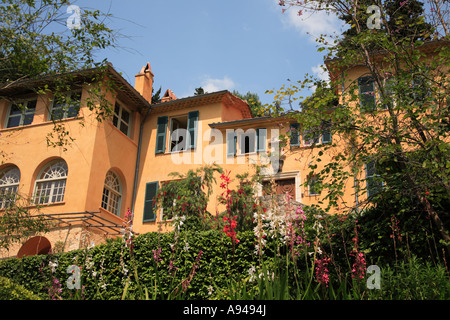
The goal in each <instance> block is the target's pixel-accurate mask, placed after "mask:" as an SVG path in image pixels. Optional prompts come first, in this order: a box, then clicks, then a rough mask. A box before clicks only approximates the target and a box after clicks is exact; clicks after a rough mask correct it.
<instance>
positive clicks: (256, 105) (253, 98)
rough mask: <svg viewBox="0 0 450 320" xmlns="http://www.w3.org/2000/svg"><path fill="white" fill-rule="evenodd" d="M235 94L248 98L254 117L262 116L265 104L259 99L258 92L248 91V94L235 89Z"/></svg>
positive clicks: (244, 98) (243, 98)
mask: <svg viewBox="0 0 450 320" xmlns="http://www.w3.org/2000/svg"><path fill="white" fill-rule="evenodd" d="M232 93H233V94H234V95H235V96H237V97H239V98H241V99H242V100H246V101H247V103H248V105H249V106H250V109H251V110H252V114H253V116H254V117H260V116H261V115H262V112H263V109H264V108H263V106H262V103H261V101H260V100H259V96H258V94H256V93H252V92H250V91H247V93H246V94H241V93H239V92H238V91H236V90H233V92H232Z"/></svg>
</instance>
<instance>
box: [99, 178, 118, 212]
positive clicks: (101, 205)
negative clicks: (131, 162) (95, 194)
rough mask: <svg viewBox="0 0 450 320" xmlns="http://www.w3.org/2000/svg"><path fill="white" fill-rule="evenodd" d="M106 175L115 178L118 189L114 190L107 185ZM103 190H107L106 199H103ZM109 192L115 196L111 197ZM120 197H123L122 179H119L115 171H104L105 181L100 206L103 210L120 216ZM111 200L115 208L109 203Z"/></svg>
mask: <svg viewBox="0 0 450 320" xmlns="http://www.w3.org/2000/svg"><path fill="white" fill-rule="evenodd" d="M108 175H112V176H113V178H114V179H115V180H117V185H118V189H119V190H118V191H117V190H114V189H113V188H112V187H111V186H109V185H107V179H108ZM105 190H106V191H108V194H107V195H106V197H107V201H104V198H105ZM111 194H112V195H113V196H115V197H116V198H113V197H112V196H111ZM122 198H123V188H122V181H121V179H120V176H119V175H118V174H117V173H115V172H114V171H112V170H109V171H108V172H107V173H106V176H105V182H104V184H103V191H102V201H101V204H100V207H101V208H103V209H104V210H106V211H108V212H111V213H112V214H114V215H116V216H118V217H120V212H121V209H122ZM112 201H113V202H116V207H115V208H114V207H113V206H112V205H111V202H112ZM103 204H105V205H106V208H105V207H104V206H103ZM110 209H113V210H110Z"/></svg>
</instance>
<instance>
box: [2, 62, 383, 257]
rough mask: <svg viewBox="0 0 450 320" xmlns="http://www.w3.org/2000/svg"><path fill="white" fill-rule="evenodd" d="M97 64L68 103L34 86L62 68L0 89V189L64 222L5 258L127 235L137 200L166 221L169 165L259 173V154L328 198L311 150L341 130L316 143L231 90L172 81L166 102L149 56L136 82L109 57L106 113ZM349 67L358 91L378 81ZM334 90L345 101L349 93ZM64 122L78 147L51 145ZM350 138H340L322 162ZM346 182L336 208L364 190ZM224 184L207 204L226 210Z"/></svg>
mask: <svg viewBox="0 0 450 320" xmlns="http://www.w3.org/2000/svg"><path fill="white" fill-rule="evenodd" d="M327 66H328V68H329V70H331V75H332V76H333V77H338V76H339V74H340V73H339V72H340V71H339V70H335V69H333V64H332V62H328V63H327ZM96 72H97V71H96V70H95V69H92V70H85V71H80V72H78V73H75V74H74V81H73V88H72V90H70V91H69V92H67V96H68V97H72V100H71V101H72V102H71V103H69V104H68V105H65V106H64V108H63V107H62V106H61V105H57V104H55V103H54V99H53V97H52V93H51V91H50V92H49V93H45V94H39V95H38V94H36V93H35V92H34V91H33V90H32V89H33V88H34V87H37V86H39V85H42V84H43V83H51V82H52V81H53V79H42V80H40V81H24V82H21V83H17V84H15V85H12V86H10V87H8V88H5V87H3V88H1V89H0V97H4V98H3V100H0V144H1V146H2V150H1V157H2V158H1V162H0V194H1V195H7V194H9V195H11V194H12V195H15V194H18V195H21V196H23V197H24V198H27V199H29V201H30V202H29V204H28V205H27V207H28V208H29V209H30V210H31V211H33V210H34V211H36V212H39V213H40V214H44V215H45V216H46V217H48V218H49V219H51V220H52V222H53V223H54V224H53V227H52V230H51V231H50V232H48V233H46V234H42V235H30V238H29V239H28V241H27V242H25V243H22V244H19V245H17V246H15V247H13V248H11V250H10V251H9V252H0V258H5V257H14V256H18V257H21V256H23V255H29V254H37V253H45V252H48V250H49V249H50V248H53V249H54V248H56V247H57V245H58V246H60V247H61V249H62V250H65V251H68V250H72V249H78V248H81V247H83V246H86V245H87V244H89V243H90V242H91V241H94V243H99V242H102V241H103V240H104V239H105V238H107V237H114V236H117V235H119V234H120V230H121V228H122V225H123V224H124V218H125V214H126V212H127V211H128V210H130V212H131V213H132V216H133V221H132V226H133V231H134V232H136V233H139V234H142V233H146V232H151V231H157V230H158V229H159V228H160V227H162V228H163V230H168V229H167V228H168V227H167V226H161V224H160V223H161V221H162V214H163V213H162V212H157V211H156V210H155V208H154V207H153V204H152V203H153V197H154V196H155V194H156V192H157V189H158V187H159V186H160V185H161V183H164V182H166V181H170V180H171V179H173V178H171V176H170V175H169V174H170V173H171V172H179V173H181V174H185V173H187V171H188V170H190V169H196V168H198V167H199V166H202V165H205V164H211V163H216V164H218V165H220V166H221V167H222V168H223V169H225V170H229V171H230V172H231V176H232V177H235V176H236V174H242V173H245V172H249V173H252V172H254V170H255V168H254V164H268V166H267V167H266V168H264V169H263V172H262V173H263V175H264V179H265V180H269V179H271V178H274V179H275V182H276V186H277V192H278V193H280V194H284V193H286V192H289V193H290V194H291V195H292V198H293V199H294V200H296V201H297V202H300V203H303V204H305V205H312V204H319V203H320V201H322V200H323V199H322V197H321V195H320V194H318V193H317V192H316V191H315V190H314V185H313V181H314V179H312V184H310V185H307V186H304V185H303V183H304V182H305V181H306V180H307V177H308V176H309V175H310V173H311V170H310V169H309V164H310V162H311V158H312V157H313V156H315V155H317V153H318V152H320V150H321V145H326V144H329V143H331V142H332V141H333V139H339V137H333V136H332V135H331V133H330V131H328V130H326V129H325V130H324V131H323V132H322V133H321V135H319V136H317V137H314V139H315V143H314V144H315V146H314V147H312V141H311V137H308V136H307V135H305V134H302V133H301V127H300V124H298V123H295V122H294V120H293V119H291V118H288V117H277V118H273V117H259V118H254V117H252V113H251V110H250V107H249V105H248V104H247V102H246V101H243V100H241V99H239V98H238V97H236V96H234V95H233V94H231V93H230V92H228V91H226V90H225V91H219V92H214V93H206V94H202V95H197V96H192V97H187V98H181V99H178V98H177V97H176V96H175V95H174V94H173V92H171V91H170V90H167V91H166V93H165V94H164V96H163V98H162V100H161V102H160V103H157V104H153V105H152V104H151V94H152V87H153V77H154V75H153V73H152V72H151V68H150V64H148V63H147V64H146V65H145V66H144V67H143V68H142V69H141V71H140V72H139V73H138V74H137V75H136V79H135V85H134V87H133V86H131V85H130V84H128V83H127V82H126V81H125V80H124V79H123V78H122V77H121V76H120V75H119V74H118V73H117V72H116V71H115V70H114V69H113V68H112V66H108V67H107V72H106V77H107V78H108V79H109V80H112V81H113V83H115V84H116V86H115V88H116V89H115V90H114V92H110V91H106V90H105V97H106V99H107V101H109V103H110V104H111V106H112V109H113V111H114V112H113V113H112V114H111V115H110V117H109V118H107V119H106V120H104V121H101V122H99V121H98V120H97V116H98V114H96V112H95V110H96V109H95V108H92V101H95V99H92V98H93V97H92V94H91V87H92V83H90V80H89V79H90V76H91V75H92V74H94V73H96ZM346 72H347V73H349V81H359V90H360V92H363V91H371V92H375V91H376V89H375V86H374V84H373V83H370V81H368V80H367V79H366V78H365V74H366V73H367V70H366V69H365V68H363V67H361V66H355V67H354V68H352V69H351V70H347V71H346ZM347 85H349V84H343V87H346V86H347ZM336 90H337V93H338V95H339V96H340V97H341V103H342V102H343V101H342V99H343V98H342V96H343V92H342V90H340V88H336ZM374 96H375V95H374ZM8 97H10V98H12V97H14V101H18V100H17V99H19V100H20V101H21V103H22V104H23V105H26V107H27V108H26V109H25V110H21V109H19V108H18V107H17V105H16V104H15V103H16V102H15V103H12V102H11V101H12V99H9V98H8ZM94 105H95V103H94ZM58 124H64V125H65V126H66V127H67V128H69V129H70V135H71V137H72V138H73V139H74V140H73V142H72V143H71V144H70V145H69V146H64V145H61V146H58V147H50V146H49V145H48V142H47V137H48V135H49V134H50V133H51V132H53V129H54V126H55V125H58ZM288 133H290V138H289V140H288V141H287V142H286V144H285V145H284V146H283V148H282V149H281V151H279V153H278V154H277V155H276V159H281V161H273V160H274V159H275V158H270V161H269V162H268V158H267V154H268V153H271V154H273V152H274V151H276V150H278V147H279V146H280V140H279V137H280V135H286V134H288ZM336 141H337V140H335V142H336ZM338 142H339V141H338ZM338 146H339V143H338ZM344 147H345V146H341V147H336V148H335V149H331V151H329V152H328V153H327V154H326V155H324V156H323V157H322V163H327V159H330V157H333V156H334V155H335V154H337V153H338V152H340V151H342V148H344ZM327 157H328V158H327ZM318 169H319V170H320V169H321V168H320V167H319V168H318ZM366 169H367V168H366ZM365 173H366V175H367V176H366V178H370V175H373V174H374V172H373V170H371V168H368V170H366V171H365ZM348 183H349V185H348V186H347V188H346V191H345V193H344V194H343V195H342V198H341V201H340V203H339V207H338V208H337V211H339V210H340V209H343V208H345V207H347V206H348V207H350V206H354V205H355V204H356V203H357V202H358V201H359V202H360V201H362V200H364V199H358V198H357V195H355V192H354V190H355V189H354V187H355V186H354V185H352V182H351V181H349V182H348ZM259 192H262V191H261V190H260V191H259ZM220 194H221V190H220V189H219V186H218V185H217V186H216V188H215V189H214V190H213V194H212V196H211V197H210V200H209V203H208V208H207V210H208V211H209V212H211V213H215V212H220V211H221V210H223V208H221V207H220V204H219V202H218V197H219V195H220ZM9 201H10V200H9ZM7 205H8V201H7V200H5V199H4V200H0V214H1V212H2V210H5V207H6V206H7ZM322 205H323V206H325V205H326V203H323V204H322Z"/></svg>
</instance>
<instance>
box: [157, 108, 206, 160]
mask: <svg viewBox="0 0 450 320" xmlns="http://www.w3.org/2000/svg"><path fill="white" fill-rule="evenodd" d="M198 117H199V112H198V111H192V112H189V113H188V114H187V115H181V116H176V117H172V118H171V119H170V125H169V141H170V146H169V150H170V152H177V151H185V150H190V149H195V148H196V145H197V131H198V119H199V118H198ZM168 124H169V118H168V117H167V116H162V117H158V120H157V128H156V146H155V153H156V154H158V153H164V152H165V150H166V135H167V125H168Z"/></svg>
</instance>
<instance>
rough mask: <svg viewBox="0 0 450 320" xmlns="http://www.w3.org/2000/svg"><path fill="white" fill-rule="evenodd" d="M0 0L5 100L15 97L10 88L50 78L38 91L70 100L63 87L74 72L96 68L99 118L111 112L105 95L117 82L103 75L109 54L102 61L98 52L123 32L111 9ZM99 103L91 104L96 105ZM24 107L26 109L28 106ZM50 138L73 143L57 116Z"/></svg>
mask: <svg viewBox="0 0 450 320" xmlns="http://www.w3.org/2000/svg"><path fill="white" fill-rule="evenodd" d="M2 2H3V4H2V5H0V43H1V44H2V45H1V48H0V90H1V93H0V99H5V100H7V101H11V102H13V103H14V102H16V101H15V99H16V98H15V96H14V95H8V94H5V93H4V92H7V89H10V88H13V87H14V86H16V85H18V84H21V83H26V82H27V81H28V82H30V81H33V80H38V79H42V78H44V77H47V78H46V79H49V80H51V82H52V87H49V85H48V83H46V84H40V85H35V86H33V88H30V89H31V90H33V91H34V92H35V93H36V94H44V93H47V92H48V91H52V93H53V94H54V100H55V101H56V102H70V101H66V100H65V99H66V97H65V95H63V94H62V92H65V91H67V90H68V89H69V88H70V86H71V85H72V83H73V82H74V78H75V76H76V75H75V74H74V71H79V70H86V69H90V68H96V69H97V72H96V74H95V75H93V76H92V78H90V82H91V83H95V84H96V85H94V86H93V87H92V88H91V94H92V96H96V97H97V98H98V100H99V101H100V104H99V106H98V107H97V109H99V110H96V113H97V119H98V120H99V121H101V120H102V119H104V118H106V117H108V116H110V115H111V111H112V110H111V109H112V108H111V106H110V105H109V104H108V103H107V101H106V99H103V95H104V93H105V92H104V90H101V89H100V88H101V87H102V86H103V88H106V90H108V88H110V89H111V87H112V85H113V84H112V82H107V81H105V80H104V78H105V77H104V76H105V75H106V65H107V61H106V59H105V60H103V61H100V62H97V61H96V60H95V59H96V58H95V54H96V52H97V51H98V50H101V49H105V48H107V47H116V40H117V37H118V35H117V34H116V33H115V32H114V31H113V30H112V29H110V28H109V27H108V26H107V21H108V20H107V19H109V18H111V15H110V14H104V13H101V12H100V11H98V10H94V11H92V10H89V9H85V8H80V7H78V6H76V5H73V4H71V3H70V2H69V1H67V0H62V1H56V0H43V1H34V0H33V1H30V0H3V1H2ZM93 105H94V104H93V103H92V106H93ZM19 107H21V108H23V106H20V105H19ZM47 140H48V142H49V144H50V145H52V146H64V145H66V144H67V143H68V142H70V140H71V138H70V134H69V133H68V131H67V130H66V129H65V127H64V123H61V122H57V121H54V134H50V135H49V137H47Z"/></svg>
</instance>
